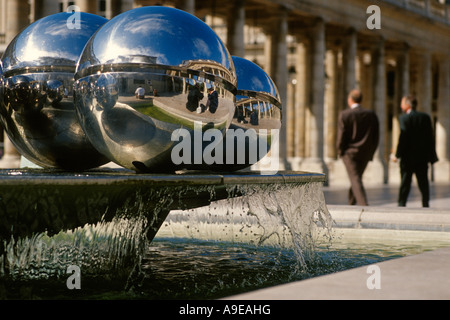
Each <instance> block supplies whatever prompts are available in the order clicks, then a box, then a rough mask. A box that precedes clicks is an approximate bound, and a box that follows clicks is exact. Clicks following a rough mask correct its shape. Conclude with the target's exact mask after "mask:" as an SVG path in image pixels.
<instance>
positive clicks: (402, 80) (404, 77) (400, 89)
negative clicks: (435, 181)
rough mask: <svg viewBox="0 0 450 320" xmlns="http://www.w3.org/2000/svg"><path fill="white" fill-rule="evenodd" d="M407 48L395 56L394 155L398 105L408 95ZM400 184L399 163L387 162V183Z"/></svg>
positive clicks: (396, 138)
mask: <svg viewBox="0 0 450 320" xmlns="http://www.w3.org/2000/svg"><path fill="white" fill-rule="evenodd" d="M409 61H410V60H409V46H408V45H407V44H405V46H404V47H403V48H401V49H400V52H399V53H398V55H397V68H396V83H395V99H394V103H395V105H394V108H393V115H392V140H391V150H390V154H392V155H395V153H396V151H397V145H398V138H399V136H400V122H399V117H400V115H401V113H402V111H401V108H400V104H401V100H402V98H403V97H404V96H405V95H408V94H409V93H410V89H409V86H410V76H409V73H410V67H409ZM391 182H395V183H400V163H399V162H392V161H391V162H389V183H391Z"/></svg>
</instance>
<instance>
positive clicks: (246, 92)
mask: <svg viewBox="0 0 450 320" xmlns="http://www.w3.org/2000/svg"><path fill="white" fill-rule="evenodd" d="M232 59H233V62H234V65H235V68H236V75H237V94H236V107H235V112H234V116H233V121H232V123H231V125H230V127H229V129H228V131H227V133H226V135H225V138H224V142H223V150H224V151H223V154H224V158H223V162H222V163H223V164H222V165H214V166H212V167H213V168H214V169H215V170H221V171H236V170H240V169H244V168H247V167H250V166H251V165H253V164H255V163H257V162H258V161H260V160H261V159H263V158H264V157H265V156H266V155H267V154H268V153H269V152H270V150H271V147H272V144H273V143H274V141H276V140H278V135H279V130H280V128H281V120H282V119H281V114H282V113H281V107H282V105H281V100H280V96H279V93H278V89H277V87H276V85H275V83H274V82H273V81H272V79H271V78H270V77H269V76H268V75H267V73H266V72H265V71H264V70H263V69H261V68H260V67H259V66H258V65H256V64H255V63H253V62H251V61H249V60H247V59H244V58H240V57H236V56H233V57H232ZM276 156H277V155H276Z"/></svg>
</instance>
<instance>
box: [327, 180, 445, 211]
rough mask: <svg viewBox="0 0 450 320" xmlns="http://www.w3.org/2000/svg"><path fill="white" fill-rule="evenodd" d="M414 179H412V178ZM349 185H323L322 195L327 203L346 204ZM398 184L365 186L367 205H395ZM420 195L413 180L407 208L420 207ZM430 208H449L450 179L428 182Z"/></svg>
mask: <svg viewBox="0 0 450 320" xmlns="http://www.w3.org/2000/svg"><path fill="white" fill-rule="evenodd" d="M413 180H414V179H413ZM348 189H349V186H346V185H342V186H334V187H333V186H330V187H324V188H323V191H324V196H325V201H326V203H327V205H347V195H348ZM398 190H399V185H396V184H392V185H382V186H366V193H367V198H368V201H369V206H377V207H397V197H398ZM421 199H422V196H421V193H420V191H419V188H418V187H417V184H416V183H415V182H413V184H412V186H411V192H410V194H409V197H408V202H407V203H406V207H407V208H420V207H422V200H421ZM430 209H448V210H450V181H449V182H448V183H446V184H445V183H433V182H431V183H430Z"/></svg>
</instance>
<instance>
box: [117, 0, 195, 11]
mask: <svg viewBox="0 0 450 320" xmlns="http://www.w3.org/2000/svg"><path fill="white" fill-rule="evenodd" d="M192 1H195V0H192ZM133 8H134V0H122V1H120V11H121V12H125V11H128V10H131V9H133Z"/></svg>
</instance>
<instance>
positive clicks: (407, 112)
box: [394, 96, 438, 207]
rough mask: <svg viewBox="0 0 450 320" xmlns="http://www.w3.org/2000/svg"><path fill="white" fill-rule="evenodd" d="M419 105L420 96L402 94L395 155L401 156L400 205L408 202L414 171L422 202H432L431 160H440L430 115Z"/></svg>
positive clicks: (423, 203) (397, 157) (424, 203)
mask: <svg viewBox="0 0 450 320" xmlns="http://www.w3.org/2000/svg"><path fill="white" fill-rule="evenodd" d="M416 107H417V100H416V99H415V98H414V97H413V96H405V97H403V98H402V102H401V109H402V111H403V114H402V115H401V116H400V119H399V121H400V137H399V140H398V146H397V152H396V154H395V158H394V161H397V159H400V174H401V184H400V192H399V196H398V205H399V206H401V207H404V206H406V200H407V198H408V194H409V191H410V189H411V180H412V175H413V173H414V174H415V175H416V178H417V184H418V185H419V189H420V192H421V193H422V206H423V207H428V206H429V201H430V190H429V189H430V186H429V183H428V163H431V164H433V163H435V162H436V161H438V157H437V154H436V149H435V144H434V134H433V126H432V123H431V118H430V116H429V115H428V114H426V113H423V112H418V111H416Z"/></svg>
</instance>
